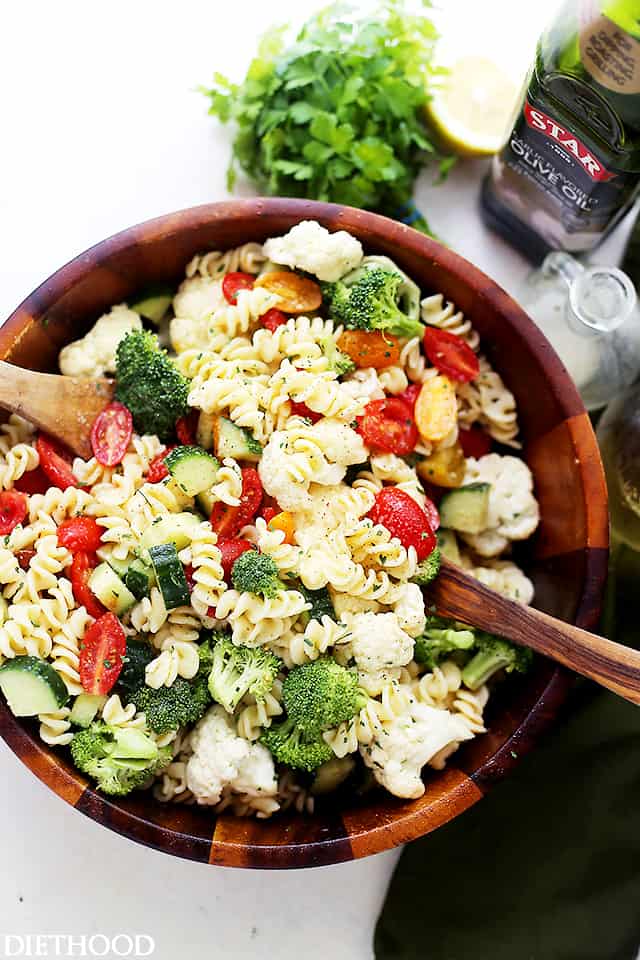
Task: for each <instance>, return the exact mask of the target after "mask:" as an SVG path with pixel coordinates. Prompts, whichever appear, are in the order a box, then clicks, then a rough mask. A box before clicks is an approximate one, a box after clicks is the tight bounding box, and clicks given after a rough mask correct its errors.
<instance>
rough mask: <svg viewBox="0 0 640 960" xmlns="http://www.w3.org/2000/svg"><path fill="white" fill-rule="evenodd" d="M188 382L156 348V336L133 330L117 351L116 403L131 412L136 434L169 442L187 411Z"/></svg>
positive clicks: (157, 345) (158, 347)
mask: <svg viewBox="0 0 640 960" xmlns="http://www.w3.org/2000/svg"><path fill="white" fill-rule="evenodd" d="M188 395H189V381H188V380H187V379H186V378H185V377H183V376H182V374H181V373H180V372H179V370H178V369H177V368H176V366H175V365H174V364H173V363H172V361H171V360H170V359H169V357H168V356H167V352H166V350H162V349H161V347H160V346H159V344H158V338H157V336H156V335H155V333H149V331H148V330H134V331H133V332H132V333H128V334H127V335H126V337H124V339H123V340H121V341H120V343H119V344H118V349H117V351H116V399H117V400H120V402H121V403H124V405H125V406H126V407H128V408H129V410H130V411H131V415H132V416H133V422H134V424H135V427H136V430H138V431H139V432H140V433H155V434H157V435H158V436H159V437H160V439H161V440H168V439H170V438H171V436H172V435H173V433H174V429H175V423H176V420H178V419H179V418H180V417H182V416H183V415H184V414H185V413H186V412H187V410H188V406H187V397H188Z"/></svg>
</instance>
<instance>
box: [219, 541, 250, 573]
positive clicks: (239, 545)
mask: <svg viewBox="0 0 640 960" xmlns="http://www.w3.org/2000/svg"><path fill="white" fill-rule="evenodd" d="M218 548H219V550H220V553H221V554H222V560H221V563H222V569H223V570H224V578H225V580H226V581H227V583H231V570H232V567H233V565H234V563H235V562H236V560H237V559H238V557H239V556H241V555H242V554H243V553H246V552H247V550H253V549H255V548H254V546H253V544H252V543H249V541H248V540H242V539H240V538H237V539H233V540H218Z"/></svg>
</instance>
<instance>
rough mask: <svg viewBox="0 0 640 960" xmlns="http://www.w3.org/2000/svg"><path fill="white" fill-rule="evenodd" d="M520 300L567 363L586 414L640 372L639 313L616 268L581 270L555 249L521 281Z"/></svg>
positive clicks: (631, 287) (630, 289)
mask: <svg viewBox="0 0 640 960" xmlns="http://www.w3.org/2000/svg"><path fill="white" fill-rule="evenodd" d="M520 301H521V303H522V305H523V307H524V308H525V310H526V311H527V312H528V313H529V315H530V316H531V317H532V319H533V320H534V321H535V323H536V324H537V325H538V326H539V327H540V329H541V330H542V332H543V333H544V334H545V336H546V337H547V339H548V340H549V341H550V343H551V344H552V345H553V347H554V349H555V350H556V352H557V353H558V355H559V356H560V359H561V360H562V362H563V363H564V364H565V366H566V368H567V370H568V371H569V373H570V374H571V376H572V377H573V380H574V381H575V383H576V386H577V387H578V390H579V391H580V393H581V395H582V399H583V402H584V405H585V407H586V408H587V409H588V410H597V409H599V408H600V407H604V406H605V405H606V404H607V403H609V401H610V400H612V399H613V398H614V397H616V396H618V394H620V393H621V392H622V391H623V390H625V389H626V388H627V387H629V386H630V385H631V384H632V383H633V381H634V380H635V378H636V376H637V374H638V372H639V371H640V311H639V310H638V306H637V297H636V291H635V287H634V285H633V283H632V282H631V280H630V279H629V277H628V276H627V275H626V273H623V272H622V270H619V269H618V268H617V267H604V266H584V265H583V264H581V263H580V262H579V261H578V260H576V259H575V258H574V257H572V256H570V254H568V253H563V252H560V251H554V252H553V253H550V254H548V255H547V257H546V258H545V260H544V262H543V263H542V266H541V267H540V268H539V269H537V270H534V271H533V272H532V273H531V274H530V275H529V277H528V278H527V281H526V283H525V286H524V289H523V291H522V294H521V297H520Z"/></svg>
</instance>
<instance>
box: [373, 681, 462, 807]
mask: <svg viewBox="0 0 640 960" xmlns="http://www.w3.org/2000/svg"><path fill="white" fill-rule="evenodd" d="M383 730H384V736H379V737H376V739H375V740H374V741H373V742H372V743H371V744H369V745H367V746H361V747H360V753H361V754H362V757H363V759H364V762H365V763H366V765H367V766H368V767H371V769H372V771H373V775H374V776H375V778H376V780H377V781H378V782H379V783H381V784H382V785H383V786H384V787H386V789H387V790H388V791H389V793H392V794H393V795H394V796H396V797H403V798H406V799H412V800H415V799H417V798H418V797H421V796H422V794H423V793H424V784H423V782H422V779H421V776H420V774H421V772H422V768H423V767H424V765H425V764H426V763H428V762H429V760H431V758H432V757H434V756H435V755H436V754H437V753H439V752H440V751H441V750H443V748H445V747H447V746H448V745H451V744H453V743H455V744H458V743H460V742H461V741H463V740H470V739H471V738H472V737H473V734H472V733H471V731H470V730H469V728H468V727H467V725H466V724H465V722H464V720H463V719H462V718H461V717H458V716H455V715H454V714H452V713H450V712H449V711H448V710H441V709H439V708H437V707H429V706H427V705H426V704H425V703H419V702H418V701H416V700H414V699H413V698H411V700H410V702H409V707H408V709H407V711H406V712H404V713H401V714H400V715H399V716H397V717H394V719H393V720H391V721H389V722H388V723H385V724H384V727H383Z"/></svg>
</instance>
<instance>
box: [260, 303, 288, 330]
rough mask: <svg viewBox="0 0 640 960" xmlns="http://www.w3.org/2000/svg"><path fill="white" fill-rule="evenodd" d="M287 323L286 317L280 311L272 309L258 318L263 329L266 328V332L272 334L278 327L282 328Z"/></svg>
mask: <svg viewBox="0 0 640 960" xmlns="http://www.w3.org/2000/svg"><path fill="white" fill-rule="evenodd" d="M286 322H287V315H286V314H285V313H283V312H282V310H278V309H276V307H272V309H271V310H267V312H266V313H263V314H262V316H261V317H260V323H261V324H262V326H263V327H266V328H267V330H270V331H271V333H273V331H274V330H277V329H278V327H281V326H283V324H285V323H286Z"/></svg>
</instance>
